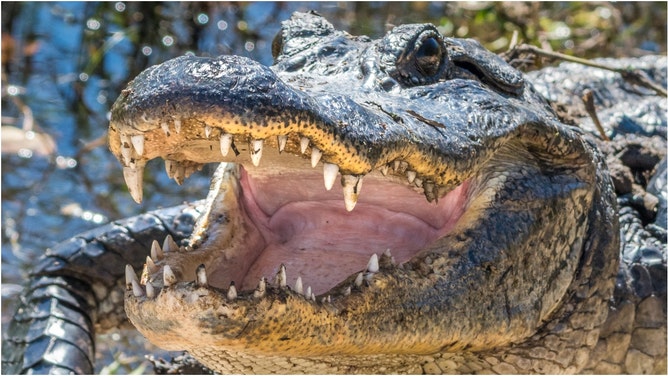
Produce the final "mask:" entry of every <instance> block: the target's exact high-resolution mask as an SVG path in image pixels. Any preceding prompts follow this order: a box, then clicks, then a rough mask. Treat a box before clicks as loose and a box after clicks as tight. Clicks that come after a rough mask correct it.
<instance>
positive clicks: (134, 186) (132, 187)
mask: <svg viewBox="0 0 668 376" xmlns="http://www.w3.org/2000/svg"><path fill="white" fill-rule="evenodd" d="M143 175H144V168H143V167H136V168H132V167H123V178H125V184H126V185H127V186H128V191H130V196H132V199H133V200H135V202H136V203H138V204H139V203H141V199H142V190H143V188H142V184H143V177H144V176H143Z"/></svg>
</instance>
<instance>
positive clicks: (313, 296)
mask: <svg viewBox="0 0 668 376" xmlns="http://www.w3.org/2000/svg"><path fill="white" fill-rule="evenodd" d="M311 300H313V301H314V302H315V294H314V293H311Z"/></svg>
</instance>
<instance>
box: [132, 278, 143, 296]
mask: <svg viewBox="0 0 668 376" xmlns="http://www.w3.org/2000/svg"><path fill="white" fill-rule="evenodd" d="M132 293H133V294H134V295H135V296H136V297H138V298H139V297H140V296H144V290H143V289H142V288H141V286H139V282H137V281H132Z"/></svg>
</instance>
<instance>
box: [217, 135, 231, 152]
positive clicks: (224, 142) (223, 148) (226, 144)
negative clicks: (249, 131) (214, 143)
mask: <svg viewBox="0 0 668 376" xmlns="http://www.w3.org/2000/svg"><path fill="white" fill-rule="evenodd" d="M232 138H233V136H232V135H231V134H229V133H225V134H222V135H221V136H220V153H221V154H222V155H223V157H226V156H227V154H228V153H229V152H230V146H232Z"/></svg>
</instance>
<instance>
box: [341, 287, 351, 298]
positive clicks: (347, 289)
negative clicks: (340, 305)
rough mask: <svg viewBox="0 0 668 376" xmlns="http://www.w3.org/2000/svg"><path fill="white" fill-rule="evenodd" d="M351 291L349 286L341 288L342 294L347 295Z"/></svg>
mask: <svg viewBox="0 0 668 376" xmlns="http://www.w3.org/2000/svg"><path fill="white" fill-rule="evenodd" d="M351 292H352V289H351V288H350V286H348V287H347V288H346V289H345V290H343V296H348V295H350V293H351Z"/></svg>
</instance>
